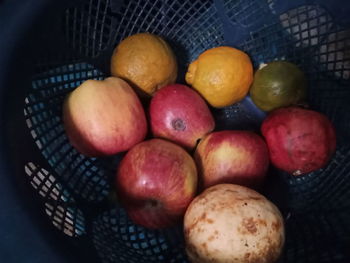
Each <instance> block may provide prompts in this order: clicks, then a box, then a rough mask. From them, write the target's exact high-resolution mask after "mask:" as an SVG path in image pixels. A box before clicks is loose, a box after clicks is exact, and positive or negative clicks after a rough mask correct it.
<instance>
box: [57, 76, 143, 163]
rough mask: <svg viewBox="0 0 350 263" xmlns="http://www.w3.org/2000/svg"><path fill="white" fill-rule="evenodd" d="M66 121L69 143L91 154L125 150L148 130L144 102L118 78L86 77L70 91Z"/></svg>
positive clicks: (92, 155)
mask: <svg viewBox="0 0 350 263" xmlns="http://www.w3.org/2000/svg"><path fill="white" fill-rule="evenodd" d="M63 123H64V128H65V131H66V134H67V136H68V139H69V141H70V143H71V144H72V145H73V146H74V147H75V148H76V149H77V150H78V151H79V152H80V153H82V154H84V155H86V156H91V157H94V156H103V155H112V154H115V153H118V152H123V151H126V150H128V149H129V148H131V147H132V146H134V145H135V144H137V143H138V142H140V141H142V140H143V139H144V138H145V136H146V132H147V121H146V116H145V112H144V110H143V108H142V105H141V102H140V101H139V99H138V97H137V95H136V94H135V92H134V91H133V89H132V88H131V87H130V86H129V84H127V83H126V82H125V81H124V80H122V79H119V78H107V79H105V80H87V81H85V82H84V83H82V84H81V85H80V86H79V87H78V88H76V89H75V90H74V91H72V92H71V93H69V94H68V96H67V97H66V99H65V101H64V105H63Z"/></svg>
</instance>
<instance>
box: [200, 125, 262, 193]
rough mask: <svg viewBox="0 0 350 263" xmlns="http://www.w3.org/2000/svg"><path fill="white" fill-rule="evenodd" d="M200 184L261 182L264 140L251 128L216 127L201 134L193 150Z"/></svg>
mask: <svg viewBox="0 0 350 263" xmlns="http://www.w3.org/2000/svg"><path fill="white" fill-rule="evenodd" d="M195 161H196V163H197V166H198V171H199V182H200V187H201V188H202V189H203V188H208V187H209V186H213V185H216V184H220V183H233V184H239V185H244V186H248V187H252V188H256V187H259V186H260V185H261V183H262V182H263V180H264V178H265V175H266V172H267V169H268V166H269V153H268V148H267V146H266V144H265V142H264V140H263V139H262V138H261V137H260V136H259V135H257V134H255V133H253V132H250V131H232V130H230V131H229V130H227V131H218V132H213V133H210V134H209V135H207V136H206V137H204V139H203V140H201V141H200V142H199V144H198V146H197V149H196V151H195Z"/></svg>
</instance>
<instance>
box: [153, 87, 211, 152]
mask: <svg viewBox="0 0 350 263" xmlns="http://www.w3.org/2000/svg"><path fill="white" fill-rule="evenodd" d="M150 118H151V129H152V132H153V135H154V136H156V137H161V138H165V139H168V140H171V141H174V142H176V143H178V144H180V145H181V146H184V147H186V148H187V149H192V148H194V147H195V145H196V143H197V141H198V140H199V139H201V138H202V137H203V136H205V135H206V134H207V133H209V132H211V131H212V130H213V129H214V127H215V121H214V118H213V116H212V114H211V112H210V110H209V108H208V106H207V104H206V103H205V101H204V99H203V98H202V97H201V96H200V95H199V94H198V93H197V92H196V91H194V90H193V89H191V88H189V87H187V86H185V85H180V84H174V85H169V86H166V87H164V88H162V89H160V90H159V91H158V92H157V93H156V94H155V95H154V97H153V98H152V100H151V105H150Z"/></svg>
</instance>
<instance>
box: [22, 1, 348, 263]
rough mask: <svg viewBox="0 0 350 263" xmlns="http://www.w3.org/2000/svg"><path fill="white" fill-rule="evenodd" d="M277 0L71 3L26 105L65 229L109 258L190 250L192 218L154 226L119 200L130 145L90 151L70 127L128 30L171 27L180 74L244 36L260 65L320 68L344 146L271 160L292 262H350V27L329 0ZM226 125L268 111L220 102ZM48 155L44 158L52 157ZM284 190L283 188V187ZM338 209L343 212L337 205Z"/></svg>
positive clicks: (52, 209) (52, 210)
mask: <svg viewBox="0 0 350 263" xmlns="http://www.w3.org/2000/svg"><path fill="white" fill-rule="evenodd" d="M273 3H274V1H273V0H268V1H266V0H251V1H245V0H212V1H210V0H193V1H189V0H177V1H170V0H155V1H148V0H131V1H117V0H87V1H82V3H81V4H79V5H76V6H75V7H72V8H69V9H67V10H66V11H65V12H64V14H62V25H61V27H60V30H61V31H60V32H53V34H54V35H55V36H56V37H57V36H59V37H61V38H62V39H61V41H63V42H64V43H65V44H66V45H67V50H64V52H63V53H62V54H59V55H58V54H56V53H53V52H49V53H45V52H44V53H43V56H42V57H40V58H39V59H38V62H37V64H36V73H35V74H34V75H33V81H32V87H31V89H30V90H29V92H28V94H27V96H26V99H25V108H24V115H25V120H26V125H27V127H28V132H29V133H30V134H31V137H32V138H33V147H37V148H38V149H39V151H40V152H41V154H42V157H43V160H44V162H43V163H40V164H36V163H33V162H32V160H30V157H29V160H28V164H27V165H26V166H25V168H24V169H25V173H26V174H27V175H28V178H29V182H30V184H31V185H32V186H33V189H34V190H35V191H36V192H37V193H38V195H39V196H40V197H41V198H42V200H43V209H44V211H45V213H46V215H47V216H48V218H49V219H50V220H51V221H52V223H53V225H54V226H56V227H57V228H58V229H59V230H61V231H62V232H63V233H65V234H67V235H68V236H72V237H79V236H82V235H84V236H87V238H88V239H89V240H90V241H91V242H92V243H93V245H94V246H95V248H96V251H97V253H98V255H99V256H100V258H101V261H102V262H131V263H134V262H138V263H141V262H147V263H149V262H187V259H186V255H185V252H184V243H183V235H182V229H181V226H177V227H175V228H172V229H167V230H164V231H151V230H148V229H145V228H142V227H140V226H137V225H134V224H133V223H132V222H131V221H130V220H129V219H128V217H127V215H126V213H125V211H124V210H123V208H121V207H119V206H118V205H116V203H117V202H116V200H115V197H114V195H113V186H112V184H111V182H112V180H113V176H114V174H115V169H116V167H117V165H118V162H119V161H120V159H121V158H122V154H120V155H116V156H112V157H110V158H86V157H85V156H83V155H81V154H79V153H78V152H77V151H76V150H75V149H74V148H73V147H72V146H71V145H70V144H69V143H68V140H67V137H66V135H65V132H64V129H63V125H62V119H61V114H62V113H61V111H62V102H63V99H64V97H65V95H66V94H67V93H68V92H69V91H71V90H73V89H74V88H76V87H77V86H79V85H80V84H81V83H82V82H83V81H85V80H87V79H91V78H92V79H103V78H105V77H106V76H108V74H109V59H110V56H111V53H112V51H113V49H114V47H115V46H116V45H117V44H118V43H119V42H120V41H121V40H122V39H124V38H125V37H127V36H129V35H131V34H135V33H138V32H151V33H155V34H158V35H161V36H162V37H164V38H165V39H166V40H167V41H168V42H169V43H170V45H171V46H172V47H173V49H174V51H175V53H176V55H177V58H178V63H179V78H178V82H184V79H183V76H184V73H185V71H186V69H187V66H188V64H189V63H190V62H191V61H192V60H194V59H196V58H197V56H198V55H199V54H200V53H201V52H203V51H204V50H206V49H208V48H211V47H214V46H218V45H233V46H235V47H237V48H240V49H242V50H244V51H246V52H247V53H248V54H249V55H250V57H251V58H252V60H253V63H254V66H255V68H258V67H259V65H260V64H261V63H266V62H269V61H273V60H279V59H283V60H288V61H291V62H294V63H296V64H297V65H299V66H300V67H301V68H302V69H303V71H304V72H305V73H306V74H307V77H308V80H309V86H310V88H309V104H310V107H311V108H313V109H316V110H319V111H321V112H323V113H325V114H326V115H327V116H328V117H329V118H330V119H331V120H332V121H333V122H334V124H335V126H336V129H337V133H338V148H337V151H336V154H335V155H334V157H333V159H332V160H331V162H330V163H329V165H328V166H327V167H325V168H324V169H321V170H319V171H317V172H314V173H310V174H308V175H305V176H303V177H298V178H295V177H291V176H289V175H286V174H284V173H281V172H279V171H272V172H273V173H274V174H273V176H271V178H272V179H271V180H272V181H278V184H279V186H280V187H277V188H276V189H274V190H273V191H272V192H273V193H269V192H268V193H267V195H268V196H271V197H273V196H277V197H278V196H283V197H284V198H283V200H284V201H283V202H280V208H281V209H282V211H284V212H285V215H286V228H287V243H286V248H285V251H284V254H283V256H282V258H281V262H347V261H348V259H349V252H347V249H346V245H348V244H349V243H350V240H349V239H350V238H349V237H350V223H349V222H350V220H349V214H348V213H346V212H345V211H346V207H349V205H350V191H349V190H348V189H350V137H349V130H350V124H349V123H350V116H349V112H350V105H349V103H348V101H349V100H350V89H349V87H350V85H349V76H350V53H349V50H350V31H349V29H348V28H344V27H342V26H340V25H338V24H337V23H336V22H334V19H333V18H332V15H331V14H330V13H329V12H328V11H327V10H326V9H325V8H323V7H321V6H317V5H303V6H300V7H297V8H293V9H290V10H288V11H287V12H284V13H282V14H276V12H275V11H274V9H273ZM212 110H213V113H214V115H215V118H216V122H217V129H249V130H256V131H258V129H259V125H260V123H261V121H262V120H263V118H264V117H265V113H263V112H261V111H259V110H258V109H257V108H256V107H255V106H254V105H253V104H252V102H251V100H250V99H249V97H248V98H246V99H245V100H243V101H241V102H239V103H237V104H234V105H232V106H229V107H226V108H222V109H212ZM43 167H45V169H44V168H43ZM272 199H273V198H272ZM334 211H336V212H334Z"/></svg>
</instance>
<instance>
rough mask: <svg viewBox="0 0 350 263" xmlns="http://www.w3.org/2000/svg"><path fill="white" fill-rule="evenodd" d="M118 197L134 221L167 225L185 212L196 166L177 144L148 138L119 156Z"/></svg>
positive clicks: (156, 225)
mask: <svg viewBox="0 0 350 263" xmlns="http://www.w3.org/2000/svg"><path fill="white" fill-rule="evenodd" d="M116 189H117V193H118V196H119V197H120V200H121V202H122V204H123V205H124V207H125V208H126V211H127V213H128V215H129V217H130V218H131V219H132V220H133V222H134V223H136V224H139V225H142V226H145V227H148V228H164V227H170V226H172V225H174V224H176V223H177V222H178V220H179V219H180V218H181V217H182V216H183V215H184V214H185V211H186V208H187V206H188V205H189V204H190V202H191V201H192V199H193V198H194V196H195V193H196V189H197V169H196V165H195V162H194V161H193V159H192V157H191V156H190V155H189V154H188V153H187V152H186V151H185V150H184V149H182V148H181V147H180V146H178V145H176V144H174V143H172V142H169V141H165V140H163V139H151V140H148V141H143V142H141V143H139V144H137V145H136V146H134V147H133V148H132V149H131V150H130V151H129V152H128V153H127V154H126V155H125V157H124V158H123V159H122V161H121V163H120V165H119V167H118V172H117V177H116Z"/></svg>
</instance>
